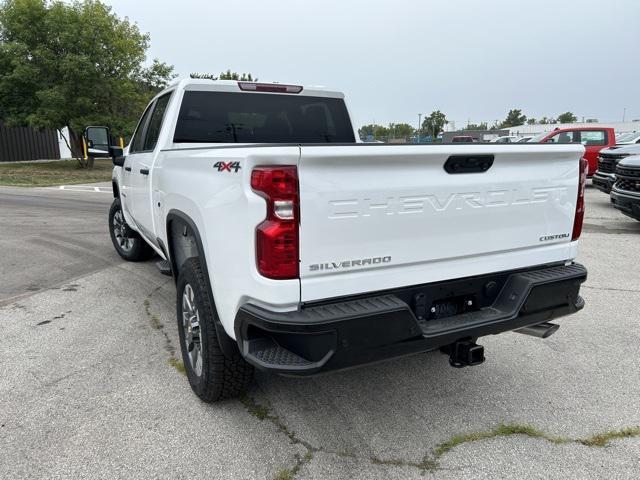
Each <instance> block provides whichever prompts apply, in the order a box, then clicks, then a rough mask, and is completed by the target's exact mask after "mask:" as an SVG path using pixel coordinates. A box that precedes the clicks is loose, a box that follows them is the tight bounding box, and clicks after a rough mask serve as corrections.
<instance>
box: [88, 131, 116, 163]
mask: <svg viewBox="0 0 640 480" xmlns="http://www.w3.org/2000/svg"><path fill="white" fill-rule="evenodd" d="M84 138H85V141H86V142H87V150H88V152H87V155H88V156H89V157H93V158H98V157H102V158H104V157H108V156H109V143H110V142H109V138H110V135H109V129H108V128H107V127H96V126H91V127H87V128H85V129H84Z"/></svg>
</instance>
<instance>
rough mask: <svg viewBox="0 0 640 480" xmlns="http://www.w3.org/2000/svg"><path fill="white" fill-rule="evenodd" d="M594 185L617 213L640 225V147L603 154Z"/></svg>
mask: <svg viewBox="0 0 640 480" xmlns="http://www.w3.org/2000/svg"><path fill="white" fill-rule="evenodd" d="M632 138H633V137H632ZM592 182H593V186H594V187H596V188H597V189H598V190H600V191H601V192H603V193H606V194H608V195H610V198H611V204H612V205H613V206H614V207H615V208H616V209H618V210H619V211H620V212H622V213H624V214H625V215H627V216H629V217H631V218H634V219H636V220H638V221H640V143H631V144H626V145H617V146H615V147H612V148H608V149H605V150H602V151H601V152H600V156H599V157H598V170H597V171H596V173H595V175H594V176H593V178H592Z"/></svg>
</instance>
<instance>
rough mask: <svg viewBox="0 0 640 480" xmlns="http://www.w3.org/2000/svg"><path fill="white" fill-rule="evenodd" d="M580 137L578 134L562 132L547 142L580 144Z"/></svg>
mask: <svg viewBox="0 0 640 480" xmlns="http://www.w3.org/2000/svg"><path fill="white" fill-rule="evenodd" d="M579 138H580V136H579V134H578V132H573V131H569V132H560V133H557V134H555V135H554V136H553V137H551V138H549V140H547V143H579V142H580V140H579Z"/></svg>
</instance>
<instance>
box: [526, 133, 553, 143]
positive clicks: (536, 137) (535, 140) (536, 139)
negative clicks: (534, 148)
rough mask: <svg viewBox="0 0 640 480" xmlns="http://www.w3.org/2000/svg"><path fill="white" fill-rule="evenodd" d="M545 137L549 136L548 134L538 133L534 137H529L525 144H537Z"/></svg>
mask: <svg viewBox="0 0 640 480" xmlns="http://www.w3.org/2000/svg"><path fill="white" fill-rule="evenodd" d="M547 135H549V132H542V133H539V134H538V135H536V136H535V137H531V138H530V139H529V140H527V142H529V143H539V142H541V141H542V139H543V138H544V137H546V136H547Z"/></svg>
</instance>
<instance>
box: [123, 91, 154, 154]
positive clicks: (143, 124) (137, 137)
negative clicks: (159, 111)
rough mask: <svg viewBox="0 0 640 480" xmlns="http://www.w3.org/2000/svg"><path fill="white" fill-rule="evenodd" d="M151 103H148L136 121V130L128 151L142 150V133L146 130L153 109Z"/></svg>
mask: <svg viewBox="0 0 640 480" xmlns="http://www.w3.org/2000/svg"><path fill="white" fill-rule="evenodd" d="M153 105H154V104H153V103H152V104H151V105H149V106H148V107H147V109H146V110H145V112H144V114H143V115H142V118H141V119H140V122H139V123H138V127H137V128H136V132H135V133H134V134H133V139H132V140H131V147H130V148H129V153H136V152H142V151H143V150H144V148H143V147H144V133H145V131H146V130H147V124H148V123H149V117H150V116H151V112H152V111H153Z"/></svg>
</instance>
